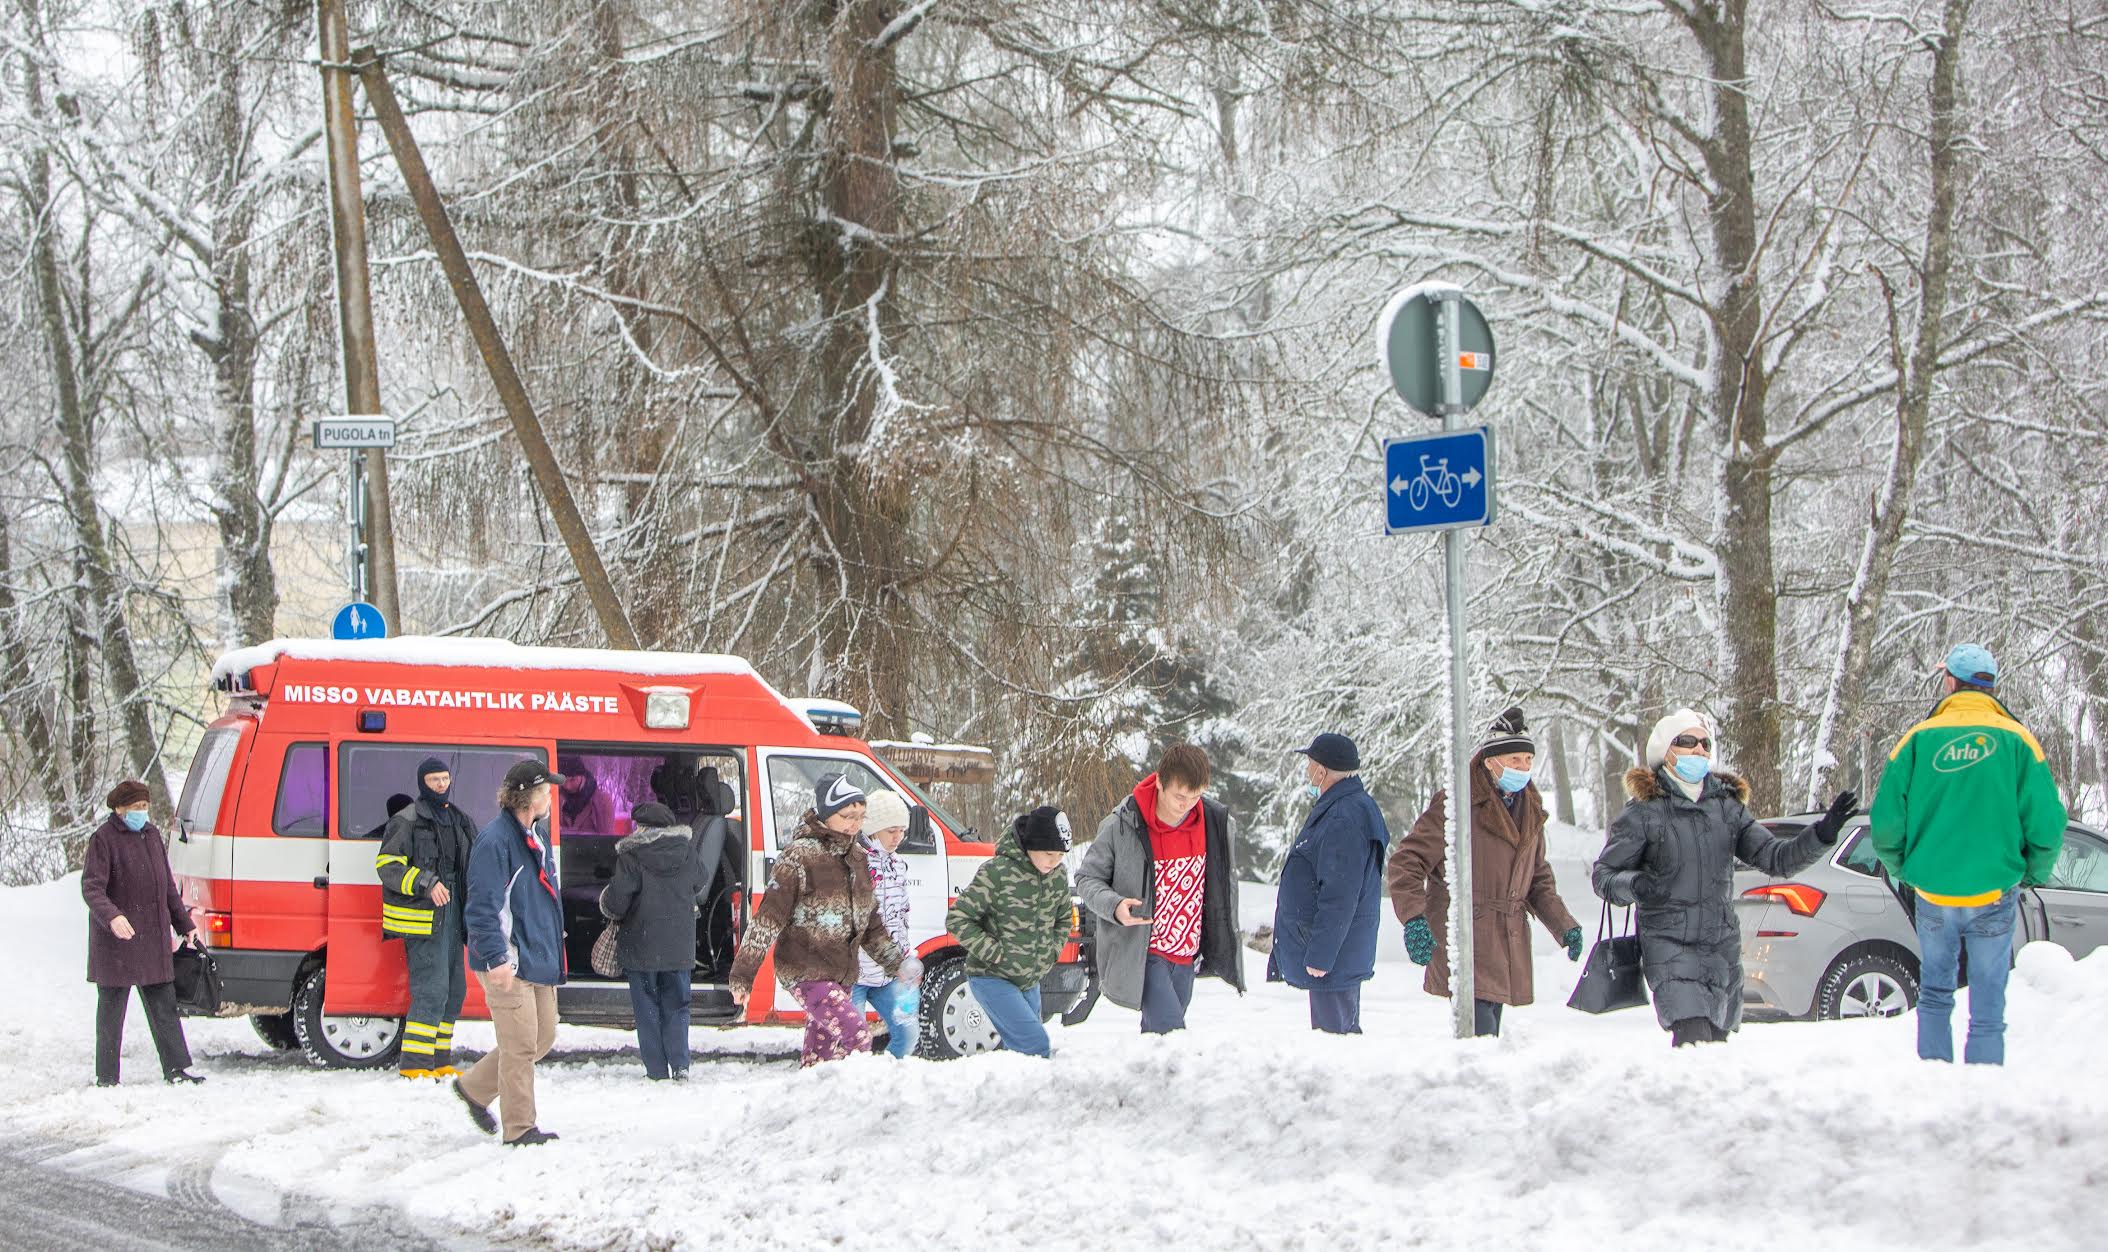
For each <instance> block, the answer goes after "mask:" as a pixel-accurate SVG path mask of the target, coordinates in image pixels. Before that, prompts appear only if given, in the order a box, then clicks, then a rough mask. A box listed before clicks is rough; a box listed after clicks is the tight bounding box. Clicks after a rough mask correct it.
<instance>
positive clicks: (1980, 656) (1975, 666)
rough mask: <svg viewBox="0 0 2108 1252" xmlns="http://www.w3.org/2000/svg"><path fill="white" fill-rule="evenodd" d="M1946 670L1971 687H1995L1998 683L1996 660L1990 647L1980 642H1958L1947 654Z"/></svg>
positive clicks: (1956, 679) (1957, 680)
mask: <svg viewBox="0 0 2108 1252" xmlns="http://www.w3.org/2000/svg"><path fill="white" fill-rule="evenodd" d="M1947 672H1948V673H1950V674H1952V675H1954V679H1955V681H1956V682H1963V683H1967V684H1969V685H1970V686H1972V687H1995V686H1997V685H1998V662H1997V661H1996V660H1995V659H1993V658H1992V656H1991V649H1989V648H1987V647H1985V646H1984V645H1982V644H1980V643H1958V644H1955V645H1954V649H1953V650H1952V651H1950V652H1949V653H1948V654H1947Z"/></svg>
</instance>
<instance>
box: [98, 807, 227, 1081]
mask: <svg viewBox="0 0 2108 1252" xmlns="http://www.w3.org/2000/svg"><path fill="white" fill-rule="evenodd" d="M108 799H109V802H110V816H109V818H108V819H107V820H106V821H104V822H103V824H102V825H101V826H99V827H97V828H96V830H95V833H94V834H92V835H90V836H88V850H87V854H86V856H85V857H84V858H83V860H82V864H81V898H82V899H84V900H86V901H87V902H88V981H89V982H92V983H94V984H95V990H96V1006H95V1085H96V1086H98V1087H114V1086H116V1085H117V1071H118V1062H119V1060H120V1058H121V1057H122V1056H123V1053H124V1015H125V1008H126V1006H127V1004H128V1003H129V1002H130V1000H131V998H132V991H133V989H134V988H137V989H138V992H139V1003H140V1004H141V1005H143V1006H144V1007H145V1008H146V1025H147V1029H148V1030H150V1031H151V1032H153V1036H154V1050H155V1051H156V1052H157V1053H159V1054H160V1059H161V1077H162V1079H163V1080H164V1081H166V1082H171V1083H199V1082H204V1081H205V1079H204V1077H203V1076H202V1075H199V1074H195V1073H192V1072H191V1069H190V1064H191V1062H190V1047H189V1045H188V1044H187V1043H186V1042H185V1041H184V1039H183V1024H182V1022H181V1021H180V1020H179V1019H178V1018H177V1017H176V988H175V977H176V972H175V960H174V956H173V953H174V950H175V949H174V945H173V943H172V942H171V940H172V938H173V937H175V936H181V937H183V938H185V939H187V940H188V941H189V942H191V943H193V944H196V945H198V946H200V947H202V946H204V945H203V943H202V942H201V941H200V939H199V938H198V932H197V925H196V924H195V923H194V922H192V921H191V917H190V909H189V908H188V906H186V905H185V904H184V903H183V896H182V893H180V892H179V891H177V890H176V877H175V874H174V872H173V871H171V870H170V869H169V866H168V845H166V844H165V843H163V842H162V841H161V832H160V831H159V830H158V829H156V828H155V826H154V824H153V823H152V822H150V821H148V820H147V816H146V813H147V790H146V784H145V783H143V782H139V781H137V780H136V779H129V778H128V779H126V780H125V781H123V782H121V783H118V784H117V786H116V787H114V788H113V789H111V791H110V794H109V797H108Z"/></svg>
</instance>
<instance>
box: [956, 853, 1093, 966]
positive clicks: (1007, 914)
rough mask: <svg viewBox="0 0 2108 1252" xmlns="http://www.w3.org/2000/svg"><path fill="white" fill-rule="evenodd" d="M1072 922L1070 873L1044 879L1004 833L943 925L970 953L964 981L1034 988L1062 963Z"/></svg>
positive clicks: (1059, 869) (1059, 868)
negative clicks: (1002, 981)
mask: <svg viewBox="0 0 2108 1252" xmlns="http://www.w3.org/2000/svg"><path fill="white" fill-rule="evenodd" d="M1073 921H1074V914H1073V909H1072V906H1071V904H1070V900H1069V872H1068V870H1067V869H1065V868H1063V867H1062V866H1059V865H1057V866H1055V867H1054V868H1053V870H1051V871H1050V872H1048V873H1045V874H1042V873H1040V872H1039V870H1038V868H1037V867H1035V866H1034V865H1033V864H1032V858H1030V857H1028V856H1026V855H1025V850H1024V849H1023V848H1022V847H1020V846H1018V842H1017V836H1016V835H1015V834H1013V833H1011V832H1008V831H1005V832H1004V834H1003V837H1002V838H1001V839H998V840H997V841H996V845H995V855H994V856H991V857H989V858H988V860H987V862H986V863H984V864H983V865H982V866H981V869H980V872H979V873H977V874H975V875H974V877H973V881H972V882H970V883H968V884H966V890H964V891H962V892H960V893H959V898H958V899H956V900H954V901H952V907H951V912H950V913H949V914H947V915H946V917H945V926H946V928H947V929H949V930H950V931H951V933H952V936H953V937H954V938H956V939H957V940H958V941H959V942H960V943H961V944H962V945H964V946H965V948H966V976H967V977H969V978H1003V979H1008V980H1009V981H1010V982H1013V983H1016V984H1017V985H1018V986H1020V987H1024V988H1027V989H1029V988H1032V987H1036V986H1038V985H1039V980H1040V979H1042V978H1044V977H1046V974H1047V971H1048V970H1050V969H1052V968H1054V962H1055V961H1057V960H1059V959H1061V949H1062V945H1064V944H1066V943H1067V942H1068V940H1069V928H1070V926H1071V924H1072V923H1073Z"/></svg>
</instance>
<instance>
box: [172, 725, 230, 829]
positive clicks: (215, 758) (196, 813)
mask: <svg viewBox="0 0 2108 1252" xmlns="http://www.w3.org/2000/svg"><path fill="white" fill-rule="evenodd" d="M241 737H242V732H241V730H240V729H239V728H237V727H233V726H223V727H221V728H220V729H218V730H208V731H206V732H205V738H204V740H203V741H201V742H200V743H199V744H198V754H197V755H196V756H194V757H192V758H191V759H190V773H189V774H187V775H185V776H184V778H183V798H182V799H181V800H179V801H177V802H176V822H177V824H178V827H179V828H180V829H181V830H183V831H184V832H185V833H187V834H199V835H209V834H211V833H212V831H213V828H214V827H215V826H217V825H219V821H220V800H221V799H222V798H223V797H224V796H225V795H226V794H227V773H228V771H229V770H231V769H232V768H233V767H234V747H235V745H236V744H237V743H240V742H241Z"/></svg>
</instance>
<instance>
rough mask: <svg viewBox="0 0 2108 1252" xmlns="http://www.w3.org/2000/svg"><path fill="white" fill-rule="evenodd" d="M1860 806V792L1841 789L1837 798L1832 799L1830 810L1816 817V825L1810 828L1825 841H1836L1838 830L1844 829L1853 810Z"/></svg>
mask: <svg viewBox="0 0 2108 1252" xmlns="http://www.w3.org/2000/svg"><path fill="white" fill-rule="evenodd" d="M1858 807H1859V793H1858V792H1856V791H1840V792H1838V793H1837V798H1836V799H1835V800H1832V801H1830V808H1829V811H1828V812H1826V813H1824V814H1823V815H1822V816H1821V817H1819V818H1817V819H1815V825H1813V826H1811V827H1809V829H1811V830H1813V831H1814V832H1815V837H1816V838H1817V839H1819V840H1821V841H1822V842H1823V843H1825V844H1832V843H1836V842H1837V832H1838V831H1840V830H1843V829H1844V824H1845V822H1846V821H1847V820H1848V819H1849V818H1850V817H1851V816H1852V812H1853V810H1855V809H1857V808H1858Z"/></svg>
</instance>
